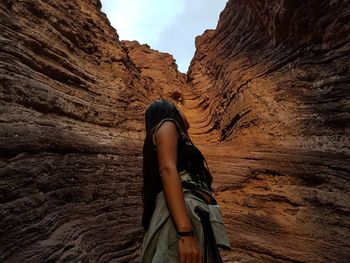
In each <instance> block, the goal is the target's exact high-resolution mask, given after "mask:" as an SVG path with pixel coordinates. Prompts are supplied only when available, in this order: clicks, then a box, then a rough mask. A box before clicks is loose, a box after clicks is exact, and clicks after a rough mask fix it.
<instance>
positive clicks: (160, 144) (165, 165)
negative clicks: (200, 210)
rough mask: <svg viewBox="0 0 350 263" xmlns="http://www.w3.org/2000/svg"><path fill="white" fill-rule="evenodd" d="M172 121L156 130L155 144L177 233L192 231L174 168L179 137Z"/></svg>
mask: <svg viewBox="0 0 350 263" xmlns="http://www.w3.org/2000/svg"><path fill="white" fill-rule="evenodd" d="M175 125H176V124H175V123H174V122H172V121H165V122H164V123H163V124H162V125H161V126H160V128H159V129H158V130H157V133H156V135H155V142H156V147H157V155H158V161H159V173H160V176H161V180H162V184H163V190H164V196H165V199H166V202H167V205H168V208H169V211H170V214H171V215H172V217H173V219H174V223H175V226H176V230H177V231H189V230H191V229H192V224H191V221H190V219H189V217H188V215H187V211H186V206H185V199H184V193H183V191H182V185H181V181H180V176H179V173H178V171H177V168H176V162H177V144H178V138H179V137H180V135H179V133H178V132H177V129H176V126H175Z"/></svg>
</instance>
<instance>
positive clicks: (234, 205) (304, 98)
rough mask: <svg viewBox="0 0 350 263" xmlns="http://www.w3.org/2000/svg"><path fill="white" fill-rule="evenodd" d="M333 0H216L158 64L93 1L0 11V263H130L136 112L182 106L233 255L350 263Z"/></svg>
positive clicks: (341, 50)
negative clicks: (182, 58) (190, 49)
mask: <svg viewBox="0 0 350 263" xmlns="http://www.w3.org/2000/svg"><path fill="white" fill-rule="evenodd" d="M349 18H350V7H349V3H348V1H341V0H338V1H325V0H322V1H320V0H319V1H313V0H307V1H289V0H288V1H282V0H275V1H270V0H269V1H265V0H257V1H250V0H249V1H242V0H229V1H228V2H227V4H226V7H225V8H224V10H223V11H222V12H221V14H220V18H219V21H218V25H217V27H216V28H215V29H211V30H206V31H205V32H204V33H203V34H202V35H200V36H198V37H196V39H195V40H194V41H195V44H196V53H195V54H194V57H193V59H192V61H191V65H190V67H189V70H188V72H187V74H183V73H181V72H179V71H178V70H177V65H176V61H175V60H174V58H173V57H172V55H170V54H167V53H163V52H159V51H157V50H153V49H152V48H151V47H150V46H148V45H147V44H144V45H141V44H139V43H138V42H137V41H126V40H119V36H118V28H116V29H114V28H113V27H112V26H111V24H110V22H109V20H108V18H107V16H106V15H105V14H104V13H103V12H102V11H101V2H100V0H71V1H44V0H39V1H33V0H20V1H14V0H4V1H1V2H0V58H1V59H0V146H1V150H0V215H1V219H0V262H139V261H138V260H139V255H140V245H141V242H142V235H143V230H142V227H141V213H142V200H141V184H142V146H143V139H144V135H145V134H144V132H145V127H144V111H145V109H146V108H147V106H148V105H149V104H150V103H151V102H152V101H153V100H155V99H158V98H161V97H162V98H166V99H169V100H171V101H173V102H174V103H175V104H176V105H177V106H178V107H179V108H180V109H181V110H183V111H184V113H185V115H186V117H187V118H188V120H189V122H190V125H191V127H190V129H189V134H190V136H191V139H192V140H193V142H194V143H195V144H196V146H198V148H199V149H200V150H201V151H202V153H203V154H204V156H205V157H206V159H207V162H208V165H209V168H210V171H211V173H212V175H213V177H214V182H213V188H214V192H215V194H216V197H217V199H218V203H219V204H220V205H221V207H222V211H223V217H224V220H225V224H226V226H227V229H228V234H229V238H230V242H231V245H232V247H233V249H232V251H221V255H222V257H223V260H224V262H242V263H243V262H278V263H287V262H310V263H311V262H312V263H314V262H327V263H328V262H347V260H348V259H349V258H350V241H349V236H350V231H349V222H350V202H349V193H350V158H349V156H350V137H349V134H350V131H349V126H350V92H349V90H350V89H349V83H350V74H349V66H350V63H349V61H350V34H349V33H350V27H349Z"/></svg>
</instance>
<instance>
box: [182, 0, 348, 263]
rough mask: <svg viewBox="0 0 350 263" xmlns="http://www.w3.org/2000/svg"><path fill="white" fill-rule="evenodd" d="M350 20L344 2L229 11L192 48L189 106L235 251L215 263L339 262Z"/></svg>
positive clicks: (344, 244)
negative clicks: (193, 109) (211, 171)
mask: <svg viewBox="0 0 350 263" xmlns="http://www.w3.org/2000/svg"><path fill="white" fill-rule="evenodd" d="M349 14H350V9H349V4H348V2H347V1H331V2H329V1H239V0H235V1H233V0H232V1H228V3H227V5H226V8H225V10H224V11H223V12H222V13H221V15H220V20H219V23H218V26H217V28H216V29H215V30H207V31H206V32H205V33H204V34H203V35H201V36H199V37H197V38H196V47H197V51H196V53H195V56H194V58H193V60H192V63H191V66H190V69H189V72H188V77H189V82H190V83H191V84H192V85H193V89H192V93H193V95H192V96H191V97H187V102H188V104H191V107H192V108H195V109H196V111H197V113H198V114H197V116H196V117H194V118H193V121H197V122H198V123H202V125H201V127H200V128H199V129H198V130H197V134H196V135H195V136H194V138H195V139H196V141H197V142H198V143H200V146H201V147H202V148H201V149H202V150H203V152H204V153H205V155H206V156H207V158H208V163H209V164H210V165H211V169H212V170H213V171H214V174H215V175H216V177H215V181H216V190H217V192H218V198H219V200H220V202H221V204H222V206H223V211H224V214H225V219H226V223H227V225H228V226H229V227H228V228H229V234H230V238H231V241H232V243H233V247H234V250H233V251H231V252H229V253H225V257H224V258H225V262H346V261H347V259H348V258H349V256H350V243H349V241H348V240H347V238H346V237H347V236H349V234H350V233H349V228H348V222H349V221H350V220H349V219H350V217H349V211H350V206H349V202H348V200H349V190H350V184H349V171H350V166H349V163H350V162H349V160H350V158H349V153H350V151H349V148H350V141H349V124H350V114H349V112H350V111H349V105H350V104H349V98H350V93H349V80H350V76H349V61H350V57H349V54H350V53H349V50H350V42H349V36H350V34H349V24H348V20H349ZM185 99H186V97H185ZM204 120H206V121H204ZM208 138H210V139H208ZM215 141H219V142H220V143H217V142H215ZM208 142H213V143H212V144H208ZM201 143H203V144H201Z"/></svg>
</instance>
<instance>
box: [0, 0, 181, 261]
mask: <svg viewBox="0 0 350 263" xmlns="http://www.w3.org/2000/svg"><path fill="white" fill-rule="evenodd" d="M100 9H101V3H100V1H97V0H89V1H86V0H81V1H79V0H75V1H30V0H25V1H10V0H6V1H1V3H0V20H1V21H0V28H1V33H0V36H1V38H0V57H1V59H0V61H1V62H0V105H1V109H0V110H1V112H0V147H1V151H0V152H1V153H0V182H1V183H0V214H1V220H0V261H1V262H21V261H22V262H137V261H138V255H139V245H140V243H141V236H142V235H143V233H142V229H141V212H142V207H141V195H140V189H141V183H142V181H141V171H142V170H141V169H142V166H141V164H142V142H143V137H144V116H143V114H144V110H145V108H146V106H147V105H148V104H149V103H150V102H151V101H152V100H153V99H155V98H157V97H159V96H161V95H162V94H163V93H164V91H165V90H167V91H168V92H169V94H170V95H172V96H173V97H174V98H176V99H177V100H179V99H181V94H178V92H177V90H179V88H176V89H175V86H176V85H177V84H178V86H179V87H180V86H181V85H185V84H186V78H185V75H180V73H178V74H179V75H177V74H176V72H177V71H176V65H175V64H174V59H171V58H172V57H171V56H170V55H168V54H163V55H162V54H158V52H156V51H151V50H149V51H148V52H153V53H157V54H158V55H159V61H163V62H162V63H163V64H162V65H164V66H162V65H160V64H157V65H158V67H163V70H164V71H168V73H164V75H165V76H167V80H168V82H169V83H170V82H171V81H174V83H177V84H174V85H173V87H170V88H169V85H167V83H165V82H163V83H160V82H159V81H158V79H159V78H158V79H157V78H156V74H155V73H152V71H150V72H143V71H146V70H144V68H142V67H141V65H140V66H137V65H136V64H135V63H134V62H133V60H132V59H131V58H130V56H129V51H128V46H127V45H126V44H123V43H121V41H119V37H118V34H117V33H116V31H115V29H113V28H112V27H111V25H110V23H109V21H108V19H107V18H106V15H105V14H104V13H102V12H101V10H100ZM139 48H140V50H141V49H142V48H143V47H142V46H141V45H139ZM130 49H131V46H130ZM130 54H131V55H132V54H133V53H132V52H131V51H130ZM165 57H166V59H163V58H165ZM159 63H160V62H159ZM165 65H166V66H167V67H165ZM155 72H156V69H155ZM152 74H153V75H152ZM172 74H173V75H172ZM171 76H173V78H174V79H172V77H171ZM181 83H182V84H181ZM174 89H175V90H174Z"/></svg>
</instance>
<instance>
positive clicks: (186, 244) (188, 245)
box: [178, 236, 203, 263]
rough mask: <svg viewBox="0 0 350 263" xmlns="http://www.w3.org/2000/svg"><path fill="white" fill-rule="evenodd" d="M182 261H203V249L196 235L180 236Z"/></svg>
mask: <svg viewBox="0 0 350 263" xmlns="http://www.w3.org/2000/svg"><path fill="white" fill-rule="evenodd" d="M178 245H179V259H180V261H179V262H180V263H202V262H203V261H202V251H201V249H200V247H199V245H198V242H197V239H196V238H195V236H184V237H181V238H179V240H178Z"/></svg>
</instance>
